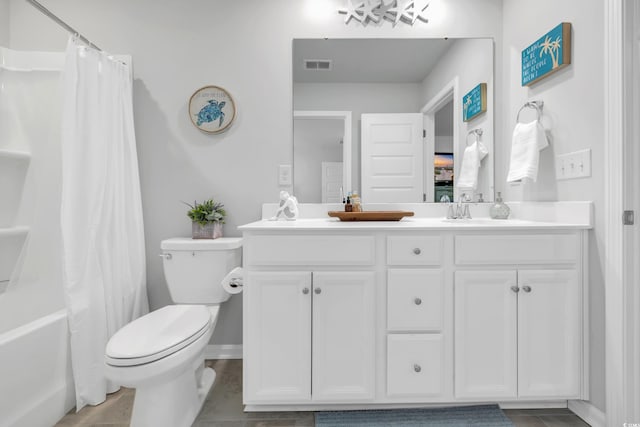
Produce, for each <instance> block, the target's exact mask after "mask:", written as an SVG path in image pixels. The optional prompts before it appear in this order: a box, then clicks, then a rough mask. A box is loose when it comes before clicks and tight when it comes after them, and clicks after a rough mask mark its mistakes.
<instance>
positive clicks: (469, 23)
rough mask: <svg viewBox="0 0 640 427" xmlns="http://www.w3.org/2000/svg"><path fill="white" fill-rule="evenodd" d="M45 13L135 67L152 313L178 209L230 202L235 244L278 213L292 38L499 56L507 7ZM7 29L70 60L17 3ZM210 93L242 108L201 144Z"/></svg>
mask: <svg viewBox="0 0 640 427" xmlns="http://www.w3.org/2000/svg"><path fill="white" fill-rule="evenodd" d="M42 3H43V4H44V5H45V6H46V7H47V8H49V9H51V10H52V11H53V12H54V13H56V14H57V15H58V16H60V17H62V18H63V19H64V20H65V21H67V22H68V23H69V24H70V25H71V26H73V27H76V28H77V29H78V30H79V31H80V32H82V33H83V34H84V35H86V36H87V37H88V38H89V39H91V40H92V41H93V42H94V43H95V44H97V45H98V46H100V47H102V48H103V49H106V50H108V51H110V52H115V53H127V54H131V55H132V56H133V63H134V109H135V119H136V135H137V139H138V154H139V161H140V173H141V183H142V198H143V208H144V215H145V237H146V245H147V266H148V267H147V269H148V275H147V277H148V290H149V298H150V304H151V308H153V309H156V308H159V307H162V306H164V305H166V304H168V303H169V302H170V298H169V293H168V290H167V287H166V284H165V282H164V277H163V274H162V264H161V259H160V258H159V257H158V256H157V254H158V253H159V246H160V240H162V239H165V238H168V237H172V236H187V235H189V233H190V227H191V226H190V224H189V221H188V218H187V217H186V209H185V206H184V205H182V203H181V202H180V201H181V200H193V199H202V198H205V197H209V196H214V197H215V198H216V199H219V200H221V201H223V202H224V203H225V205H226V207H227V208H228V212H229V218H228V220H227V224H226V226H225V233H226V234H227V235H230V236H232V235H239V234H240V233H239V232H238V231H237V230H236V226H237V225H240V224H244V223H247V222H250V221H254V220H256V219H258V218H259V217H260V206H261V204H262V203H263V202H267V201H277V198H278V192H279V190H280V188H279V187H278V183H277V178H278V174H277V168H278V165H279V164H283V163H291V160H292V153H291V152H292V150H291V147H292V130H291V129H292V117H291V110H292V101H291V100H292V85H291V41H292V39H293V38H302V37H307V38H313V37H444V36H449V37H468V36H474V37H494V38H495V40H496V45H497V49H498V50H497V51H498V52H502V49H501V40H502V36H501V34H502V0H456V1H446V0H433V1H432V3H431V5H430V6H429V11H430V14H431V16H430V21H429V23H428V24H423V23H419V22H418V23H416V25H415V26H413V27H411V26H408V25H405V24H399V25H398V26H396V27H392V26H391V25H390V23H388V22H383V23H382V24H380V25H368V26H366V27H363V26H362V25H359V24H357V23H356V22H352V23H351V24H349V25H345V24H344V16H343V15H339V14H337V13H336V11H337V9H338V8H341V7H343V6H344V2H343V1H342V0H327V1H318V0H270V1H262V0H244V1H242V2H239V1H236V2H233V1H223V0H215V1H211V0H193V1H191V2H189V3H188V4H185V3H183V2H168V1H164V2H158V1H152V0H138V1H135V2H133V1H127V0H112V1H100V0H55V1H54V0H43V1H42ZM580 10H582V8H580ZM11 20H12V25H11V44H12V47H14V48H15V49H27V50H29V49H30V50H62V49H64V47H65V44H66V38H67V34H66V33H65V32H64V31H63V30H61V29H60V28H59V27H57V26H56V25H55V24H53V23H52V22H50V21H49V20H48V19H47V18H45V17H43V16H41V15H40V13H39V12H37V11H36V10H34V9H33V8H32V7H31V6H29V5H28V4H27V3H26V2H24V1H23V0H12V1H11ZM499 72H500V71H499V70H498V71H497V73H499ZM496 78H497V79H499V75H497V76H496ZM206 84H217V85H220V86H223V87H225V88H227V89H228V90H229V91H230V92H231V94H232V95H233V97H234V99H235V100H236V103H237V106H238V112H239V113H238V117H237V119H236V122H235V123H234V124H233V126H232V127H231V128H230V129H229V130H228V131H227V132H225V133H223V134H220V135H205V134H203V133H201V132H199V131H198V130H197V129H196V128H195V127H193V125H192V124H191V122H190V120H189V118H188V116H187V103H188V100H189V97H190V96H191V94H192V93H193V92H194V91H195V90H196V89H198V88H199V87H201V86H204V85H206ZM498 117H499V116H498ZM241 316H242V315H241V298H237V297H234V298H232V299H231V300H230V301H229V302H228V303H226V304H225V306H224V307H223V309H222V312H221V315H220V321H219V322H218V326H217V327H216V333H215V335H214V341H215V342H216V343H219V344H237V343H240V342H241V341H242V327H241V325H242V317H241Z"/></svg>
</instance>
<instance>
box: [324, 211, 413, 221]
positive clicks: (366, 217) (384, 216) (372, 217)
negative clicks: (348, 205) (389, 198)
mask: <svg viewBox="0 0 640 427" xmlns="http://www.w3.org/2000/svg"><path fill="white" fill-rule="evenodd" d="M328 214H329V216H332V217H336V218H340V221H400V220H401V219H402V218H404V217H405V216H413V212H408V211H365V212H343V211H329V212H328Z"/></svg>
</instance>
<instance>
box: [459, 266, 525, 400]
mask: <svg viewBox="0 0 640 427" xmlns="http://www.w3.org/2000/svg"><path fill="white" fill-rule="evenodd" d="M515 285H516V272H515V271H458V272H456V274H455V287H454V293H455V334H454V335H455V394H456V397H460V398H500V397H515V396H516V391H517V377H516V375H517V366H516V361H517V324H516V321H517V312H516V308H517V293H516V292H514V291H513V290H512V289H511V287H512V286H515Z"/></svg>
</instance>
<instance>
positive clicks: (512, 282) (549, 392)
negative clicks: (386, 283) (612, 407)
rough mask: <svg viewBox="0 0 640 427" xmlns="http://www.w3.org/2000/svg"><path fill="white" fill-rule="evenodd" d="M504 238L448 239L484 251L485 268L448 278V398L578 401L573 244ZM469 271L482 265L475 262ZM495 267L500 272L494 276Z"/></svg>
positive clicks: (559, 237) (568, 237) (567, 239)
mask: <svg viewBox="0 0 640 427" xmlns="http://www.w3.org/2000/svg"><path fill="white" fill-rule="evenodd" d="M504 237H508V238H505V239H500V238H499V237H498V238H496V236H461V237H457V238H456V240H457V242H456V243H457V244H461V245H465V244H467V243H469V241H471V242H472V244H475V243H477V244H478V245H480V246H482V247H483V248H485V251H486V252H485V253H484V255H483V256H482V260H483V262H482V263H484V264H485V265H488V266H490V267H488V268H489V269H486V270H466V269H457V271H456V272H455V285H454V287H455V289H454V294H455V322H454V324H455V332H454V335H455V350H456V351H455V372H456V376H455V391H456V397H457V398H462V399H487V398H489V399H498V400H500V399H513V398H525V399H532V398H539V399H541V400H542V399H554V398H574V399H575V398H580V394H581V388H580V386H581V381H580V378H581V373H582V357H581V350H582V347H581V343H582V333H583V329H582V310H581V308H582V293H581V286H580V281H579V280H580V270H579V269H578V268H577V267H578V265H579V261H578V260H579V256H578V255H579V254H580V252H579V249H580V245H579V236H578V235H577V234H556V235H543V236H516V238H515V239H514V238H512V237H513V236H504ZM554 241H555V243H556V244H553V243H554ZM505 247H507V248H508V249H509V250H510V251H511V252H510V255H508V256H507V255H505V254H504V253H503V251H505V250H506V249H505ZM467 250H468V247H465V248H464V249H462V251H461V252H463V256H460V257H458V256H457V257H456V258H457V260H458V261H459V262H460V263H461V264H462V266H464V265H465V264H467V263H469V260H471V258H465V256H464V252H466V251H467ZM456 251H457V247H456ZM496 254H497V255H496ZM498 257H500V258H499V259H498ZM505 259H506V260H507V262H505V261H504V260H505ZM470 263H472V264H473V265H476V266H477V265H478V264H482V263H479V262H478V259H477V258H473V259H472V261H471V262H470ZM497 263H504V264H507V265H504V266H500V267H502V268H505V269H504V270H498V269H495V268H496V267H497V266H498V265H497ZM509 264H511V265H509ZM513 264H518V265H532V264H536V265H540V267H538V268H536V269H533V268H530V267H527V268H525V267H519V268H517V269H513ZM509 267H511V268H509Z"/></svg>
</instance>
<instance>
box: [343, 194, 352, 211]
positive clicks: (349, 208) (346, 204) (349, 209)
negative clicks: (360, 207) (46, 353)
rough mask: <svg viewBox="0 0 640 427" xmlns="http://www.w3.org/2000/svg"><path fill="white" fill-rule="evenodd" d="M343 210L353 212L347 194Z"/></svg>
mask: <svg viewBox="0 0 640 427" xmlns="http://www.w3.org/2000/svg"><path fill="white" fill-rule="evenodd" d="M344 211H345V212H353V205H352V204H351V197H350V196H347V203H345V205H344Z"/></svg>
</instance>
